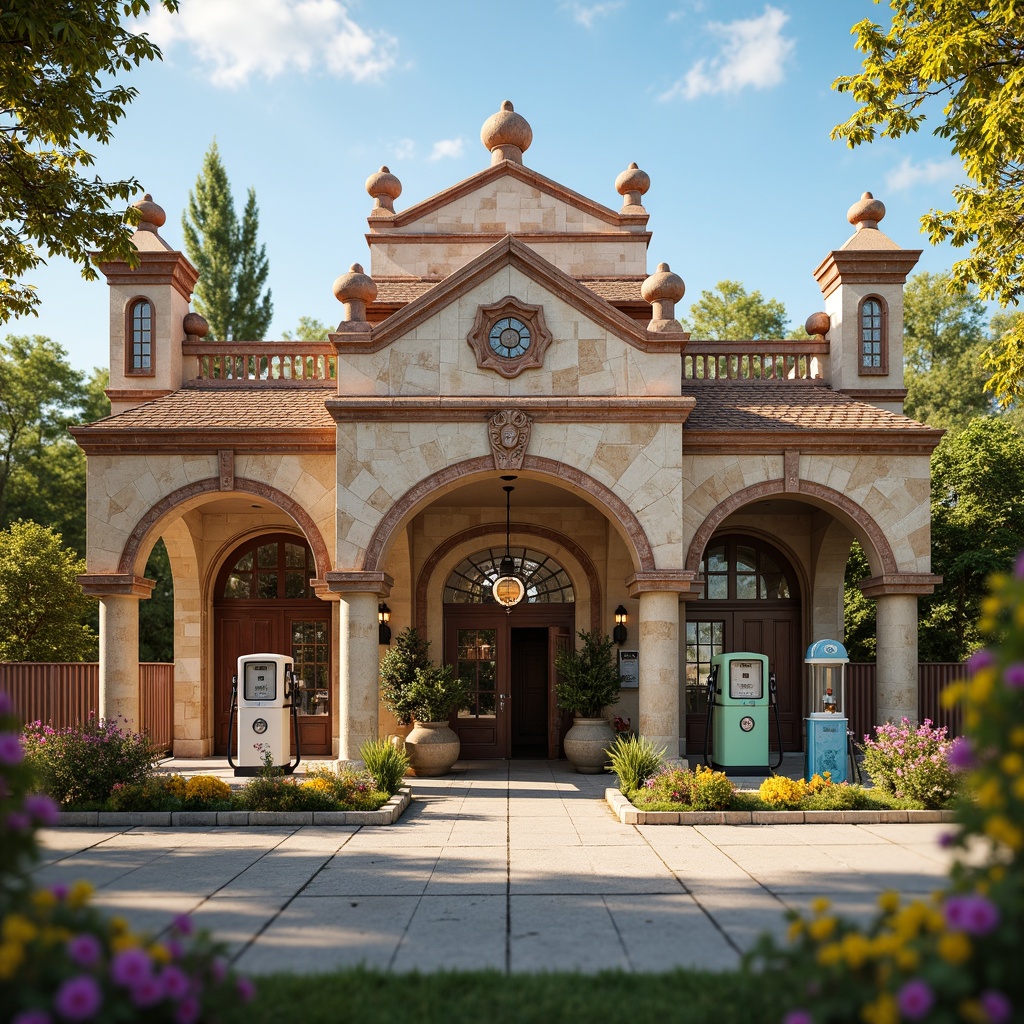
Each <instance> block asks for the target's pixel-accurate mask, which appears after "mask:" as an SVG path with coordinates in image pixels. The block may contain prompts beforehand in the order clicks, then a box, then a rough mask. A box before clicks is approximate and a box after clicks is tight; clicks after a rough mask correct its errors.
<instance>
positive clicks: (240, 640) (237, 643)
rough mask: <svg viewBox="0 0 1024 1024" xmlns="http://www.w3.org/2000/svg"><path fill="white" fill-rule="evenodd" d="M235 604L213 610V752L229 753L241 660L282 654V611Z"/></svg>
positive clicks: (261, 605)
mask: <svg viewBox="0 0 1024 1024" xmlns="http://www.w3.org/2000/svg"><path fill="white" fill-rule="evenodd" d="M233 603H234V604H235V605H236V606H237V607H234V608H231V609H230V610H222V609H217V610H216V611H215V612H214V621H215V623H216V628H215V636H214V664H215V665H216V666H217V678H216V679H215V680H214V684H213V693H214V719H213V726H214V730H213V752H214V753H215V754H227V752H228V727H229V724H230V722H231V680H232V678H233V677H234V675H235V673H236V671H237V669H238V659H239V658H240V657H241V656H242V655H243V654H277V653H283V652H282V647H281V630H282V626H283V623H282V620H281V616H280V614H279V613H277V612H276V611H274V610H272V609H270V608H267V607H265V606H264V605H263V603H262V602H260V603H258V604H257V607H255V608H252V607H249V608H242V607H240V606H241V605H242V604H249V602H242V601H236V602H233ZM253 603H254V604H255V603H256V602H253ZM236 742H237V741H236ZM232 753H234V751H232Z"/></svg>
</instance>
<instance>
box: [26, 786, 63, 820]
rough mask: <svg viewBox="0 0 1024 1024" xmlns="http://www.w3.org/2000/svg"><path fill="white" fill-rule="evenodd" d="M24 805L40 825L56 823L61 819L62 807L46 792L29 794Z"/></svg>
mask: <svg viewBox="0 0 1024 1024" xmlns="http://www.w3.org/2000/svg"><path fill="white" fill-rule="evenodd" d="M24 807H25V810H26V811H27V812H28V813H29V814H31V815H32V817H33V818H35V819H36V821H38V822H39V824H40V825H56V824H57V822H58V821H60V808H59V807H58V806H57V804H56V803H54V801H53V800H51V799H50V798H49V797H48V796H46V794H44V793H31V794H29V795H28V796H27V797H25V803H24Z"/></svg>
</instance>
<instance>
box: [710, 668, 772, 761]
mask: <svg viewBox="0 0 1024 1024" xmlns="http://www.w3.org/2000/svg"><path fill="white" fill-rule="evenodd" d="M708 689H709V692H708V725H709V726H711V725H712V723H713V729H712V739H713V741H714V753H713V755H712V760H711V766H712V767H713V768H716V769H718V770H719V771H724V772H725V773H726V774H728V775H767V774H768V772H769V770H770V769H769V765H768V706H769V702H770V700H771V687H770V686H769V677H768V657H767V655H764V654H749V653H738V654H716V655H715V656H714V657H713V658H712V659H711V676H710V677H709V680H708ZM712 690H713V692H711V691H712ZM706 758H707V737H706V735H705V760H706Z"/></svg>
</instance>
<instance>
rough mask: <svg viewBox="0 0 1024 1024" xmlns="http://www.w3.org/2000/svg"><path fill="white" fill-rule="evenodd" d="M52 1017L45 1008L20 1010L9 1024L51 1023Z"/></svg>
mask: <svg viewBox="0 0 1024 1024" xmlns="http://www.w3.org/2000/svg"><path fill="white" fill-rule="evenodd" d="M52 1020H53V1018H52V1017H51V1016H50V1015H49V1014H48V1013H47V1012H46V1011H45V1010H22V1012H21V1013H19V1014H17V1015H15V1017H14V1019H13V1020H12V1021H11V1024H51V1022H52Z"/></svg>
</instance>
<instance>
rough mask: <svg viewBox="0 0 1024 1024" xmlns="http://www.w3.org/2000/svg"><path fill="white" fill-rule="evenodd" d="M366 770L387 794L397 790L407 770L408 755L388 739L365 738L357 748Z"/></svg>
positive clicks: (378, 786)
mask: <svg viewBox="0 0 1024 1024" xmlns="http://www.w3.org/2000/svg"><path fill="white" fill-rule="evenodd" d="M359 756H360V757H361V758H362V759H363V761H365V762H366V770H367V771H368V772H369V773H370V774H371V775H372V776H373V777H374V780H375V781H376V783H377V789H379V790H380V791H381V792H382V793H387V794H388V795H389V796H390V795H391V794H393V793H396V792H397V791H398V787H399V786H401V784H402V779H403V778H404V777H405V773H406V772H407V771H408V770H409V755H408V754H407V753H406V752H405V750H403V749H402V748H400V747H397V746H395V744H394V743H392V742H391V741H390V740H386V739H376V740H367V741H366V742H365V743H364V744H363V745H362V746H361V747H360V748H359Z"/></svg>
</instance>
